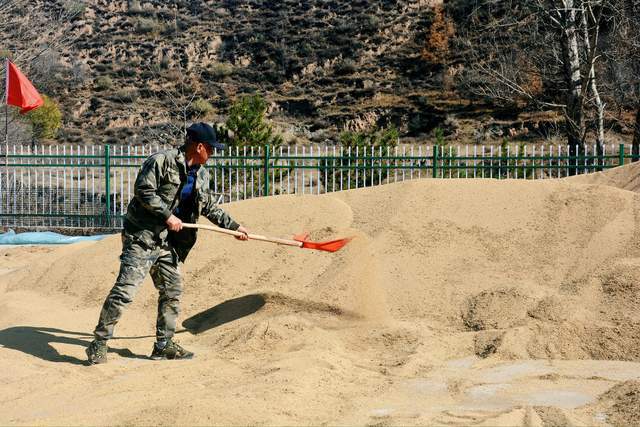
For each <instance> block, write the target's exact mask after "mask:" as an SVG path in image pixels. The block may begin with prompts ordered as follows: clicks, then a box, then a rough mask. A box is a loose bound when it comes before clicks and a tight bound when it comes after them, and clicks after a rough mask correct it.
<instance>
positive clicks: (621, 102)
mask: <svg viewBox="0 0 640 427" xmlns="http://www.w3.org/2000/svg"><path fill="white" fill-rule="evenodd" d="M613 4H614V7H613V10H614V11H615V24H614V25H613V30H612V37H611V39H612V41H611V49H610V51H608V52H607V57H608V59H609V62H608V63H609V67H608V70H609V74H610V80H611V82H610V85H611V96H612V99H613V101H614V102H615V103H616V104H617V105H618V110H619V111H620V112H622V111H623V110H625V109H626V108H632V110H633V112H634V113H635V118H634V120H633V143H632V155H633V160H634V161H637V160H639V159H640V33H638V28H640V2H639V1H638V0H616V1H614V2H613Z"/></svg>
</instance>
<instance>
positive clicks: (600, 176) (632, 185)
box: [565, 162, 640, 193]
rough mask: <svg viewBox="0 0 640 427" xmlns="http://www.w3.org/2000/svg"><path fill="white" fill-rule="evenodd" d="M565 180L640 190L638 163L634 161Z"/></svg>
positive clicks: (639, 166) (639, 165)
mask: <svg viewBox="0 0 640 427" xmlns="http://www.w3.org/2000/svg"><path fill="white" fill-rule="evenodd" d="M565 180H567V181H569V182H573V183H579V184H596V185H608V186H610V187H615V188H620V189H623V190H628V191H633V192H636V193H638V192H640V163H639V162H635V163H631V164H628V165H626V166H622V167H617V168H613V169H608V170H606V171H602V172H596V173H589V174H585V175H578V176H573V177H570V178H565Z"/></svg>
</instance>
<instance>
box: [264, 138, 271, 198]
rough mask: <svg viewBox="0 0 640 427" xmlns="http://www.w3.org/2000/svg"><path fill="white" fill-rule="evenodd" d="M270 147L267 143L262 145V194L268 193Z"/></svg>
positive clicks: (266, 194)
mask: <svg viewBox="0 0 640 427" xmlns="http://www.w3.org/2000/svg"><path fill="white" fill-rule="evenodd" d="M270 151H271V149H270V147H269V145H265V146H264V195H265V196H268V195H269V155H270Z"/></svg>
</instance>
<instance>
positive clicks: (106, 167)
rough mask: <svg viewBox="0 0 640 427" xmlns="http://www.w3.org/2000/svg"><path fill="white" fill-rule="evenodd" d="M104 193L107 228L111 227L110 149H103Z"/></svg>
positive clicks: (106, 147) (107, 146)
mask: <svg viewBox="0 0 640 427" xmlns="http://www.w3.org/2000/svg"><path fill="white" fill-rule="evenodd" d="M104 191H105V194H106V196H107V200H106V201H107V226H108V227H110V226H111V148H110V146H109V144H107V145H105V147H104Z"/></svg>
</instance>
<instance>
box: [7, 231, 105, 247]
mask: <svg viewBox="0 0 640 427" xmlns="http://www.w3.org/2000/svg"><path fill="white" fill-rule="evenodd" d="M107 236H108V234H98V235H95V236H65V235H64V234H58V233H53V232H51V231H29V232H26V233H18V234H16V232H15V231H13V230H9V231H7V232H6V233H2V234H0V245H62V244H66V243H76V242H85V241H88V240H100V239H104V238H105V237H107Z"/></svg>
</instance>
